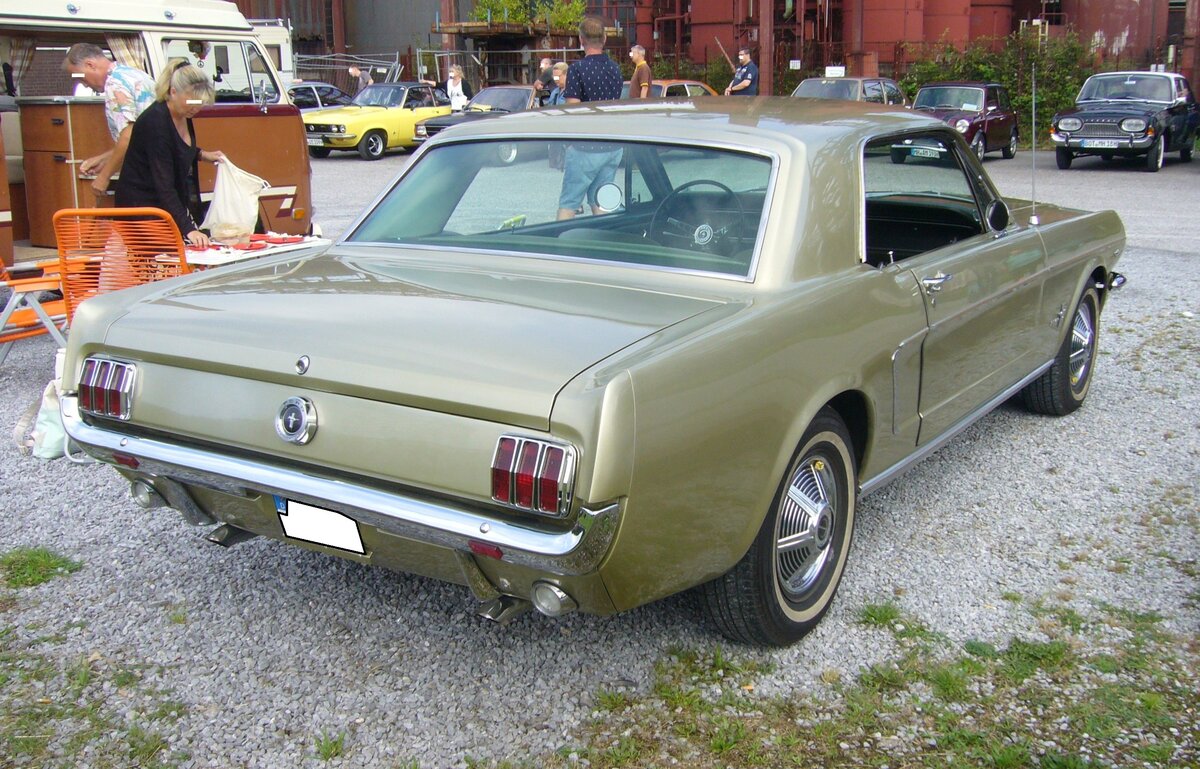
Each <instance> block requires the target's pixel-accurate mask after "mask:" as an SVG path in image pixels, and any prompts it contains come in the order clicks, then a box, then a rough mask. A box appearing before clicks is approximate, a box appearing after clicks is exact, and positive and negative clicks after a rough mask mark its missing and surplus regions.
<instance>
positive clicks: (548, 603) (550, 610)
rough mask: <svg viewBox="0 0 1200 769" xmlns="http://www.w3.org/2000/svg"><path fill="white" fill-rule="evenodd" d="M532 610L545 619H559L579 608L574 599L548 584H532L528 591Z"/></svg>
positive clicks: (555, 586)
mask: <svg viewBox="0 0 1200 769" xmlns="http://www.w3.org/2000/svg"><path fill="white" fill-rule="evenodd" d="M530 598H531V600H532V601H533V608H535V609H537V610H538V611H540V612H541V613H542V614H545V615H546V616H547V617H561V616H563V615H564V614H570V613H571V612H573V611H575V610H576V609H578V608H579V604H578V603H577V602H576V601H575V599H574V598H572V597H571V596H569V595H567V594H566V593H565V592H563V590H562V588H560V587H559V586H558V585H555V584H552V583H550V582H534V583H533V589H532V590H531V591H530Z"/></svg>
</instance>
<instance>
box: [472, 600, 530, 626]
mask: <svg viewBox="0 0 1200 769" xmlns="http://www.w3.org/2000/svg"><path fill="white" fill-rule="evenodd" d="M529 608H530V603H529V601H526V600H525V599H524V598H517V597H515V596H511V595H501V596H497V597H496V598H493V599H491V600H490V601H484V602H483V603H482V604H481V605H480V606H479V611H478V612H476V613H477V614H478V615H479V616H480V617H483V618H484V619H487V620H491V621H492V622H495V623H497V624H499V625H507V624H508V623H510V622H512V621H513V620H514V619H516V618H517V617H520V616H521V615H522V614H524V613H525V612H527V611H529Z"/></svg>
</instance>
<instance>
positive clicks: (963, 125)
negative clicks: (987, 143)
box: [954, 118, 971, 134]
mask: <svg viewBox="0 0 1200 769" xmlns="http://www.w3.org/2000/svg"><path fill="white" fill-rule="evenodd" d="M970 127H971V121H970V120H966V119H965V118H959V119H958V120H956V121H954V130H955V131H958V132H959V133H960V134H965V133H966V132H967V129H968V128H970Z"/></svg>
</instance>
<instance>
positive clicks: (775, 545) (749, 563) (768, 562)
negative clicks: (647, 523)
mask: <svg viewBox="0 0 1200 769" xmlns="http://www.w3.org/2000/svg"><path fill="white" fill-rule="evenodd" d="M856 477H857V476H856V469H855V465H854V454H853V452H852V450H851V441H850V436H849V433H848V432H847V430H846V425H845V424H844V423H843V422H842V420H841V418H840V417H839V416H838V414H837V412H835V411H834V410H833V409H831V408H829V407H825V408H823V409H821V411H820V412H819V413H818V414H817V416H816V418H815V419H813V421H812V424H810V425H809V426H808V429H807V430H806V431H805V433H804V437H803V438H802V439H801V441H800V446H799V448H798V449H797V450H796V453H795V456H794V458H793V460H792V463H791V465H790V466H789V467H788V471H787V474H786V475H785V476H784V478H783V480H782V482H781V484H780V488H779V490H778V491H777V492H776V494H775V500H774V501H773V502H772V504H771V510H770V512H769V513H768V515H767V516H766V519H765V520H764V521H763V524H762V527H761V528H760V529H759V532H758V535H757V536H756V537H755V539H754V542H753V544H751V546H750V549H749V550H748V551H747V552H746V554H745V555H744V556H742V559H741V560H740V561H738V563H737V565H736V566H734V567H733V568H732V569H731V570H730V571H729V572H728V573H726V574H725V575H724V576H721V577H718V578H717V579H715V580H713V581H712V582H709V583H708V584H706V585H704V588H703V592H704V600H705V606H706V608H707V611H708V615H709V616H710V617H711V618H712V621H713V622H714V624H716V626H717V627H718V628H719V629H720V631H721V632H722V633H723V634H724V635H725V636H726V637H728V638H730V639H732V640H735V641H741V642H744V643H749V644H758V645H771V646H784V645H787V644H790V643H793V642H795V641H797V640H799V639H800V638H801V637H802V636H804V635H805V634H806V633H808V632H809V631H811V630H812V629H813V628H814V627H816V626H817V623H818V622H820V621H821V617H823V616H824V615H825V612H826V611H827V610H828V609H829V606H830V604H831V603H832V601H833V596H834V594H835V593H836V592H837V588H838V584H839V583H840V582H841V579H842V570H843V568H844V567H845V565H846V556H847V554H848V553H849V550H850V541H851V539H852V537H853V534H854V513H855V503H856V500H855V490H856V489H857V481H856Z"/></svg>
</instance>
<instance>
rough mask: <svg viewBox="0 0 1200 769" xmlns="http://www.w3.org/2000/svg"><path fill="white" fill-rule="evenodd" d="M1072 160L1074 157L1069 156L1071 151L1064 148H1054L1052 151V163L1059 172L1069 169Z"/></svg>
mask: <svg viewBox="0 0 1200 769" xmlns="http://www.w3.org/2000/svg"><path fill="white" fill-rule="evenodd" d="M1074 159H1075V156H1074V155H1072V154H1071V150H1069V149H1066V148H1065V147H1056V148H1055V149H1054V162H1055V163H1057V164H1058V167H1059V168H1060V169H1061V170H1063V171H1066V170H1067V169H1068V168H1070V167H1071V161H1072V160H1074Z"/></svg>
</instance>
